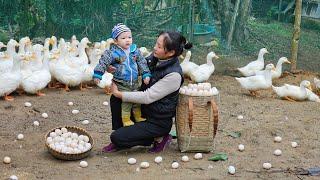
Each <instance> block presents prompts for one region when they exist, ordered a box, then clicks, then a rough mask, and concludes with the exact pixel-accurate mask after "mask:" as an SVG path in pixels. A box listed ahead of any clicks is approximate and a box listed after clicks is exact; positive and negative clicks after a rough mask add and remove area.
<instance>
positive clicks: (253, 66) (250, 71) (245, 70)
mask: <svg viewBox="0 0 320 180" xmlns="http://www.w3.org/2000/svg"><path fill="white" fill-rule="evenodd" d="M266 53H269V52H268V51H267V49H266V48H262V49H260V51H259V55H258V59H257V60H255V61H252V62H250V63H249V64H247V65H246V66H244V67H241V68H238V70H239V71H240V72H241V74H243V75H244V76H246V77H247V76H252V75H254V74H255V72H256V71H260V70H262V69H263V68H264V58H263V56H264V54H266Z"/></svg>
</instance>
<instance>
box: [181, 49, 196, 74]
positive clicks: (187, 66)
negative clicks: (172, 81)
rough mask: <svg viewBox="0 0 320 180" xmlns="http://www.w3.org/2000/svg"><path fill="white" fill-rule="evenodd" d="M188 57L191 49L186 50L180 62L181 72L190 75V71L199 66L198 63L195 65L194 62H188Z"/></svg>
mask: <svg viewBox="0 0 320 180" xmlns="http://www.w3.org/2000/svg"><path fill="white" fill-rule="evenodd" d="M190 58H191V51H187V53H186V57H185V58H184V59H183V61H182V62H181V63H180V66H181V68H182V72H183V74H184V75H185V76H189V77H190V73H191V72H192V71H193V70H195V69H197V68H198V67H199V65H197V64H196V63H194V62H190Z"/></svg>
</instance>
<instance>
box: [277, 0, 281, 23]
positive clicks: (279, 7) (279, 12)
mask: <svg viewBox="0 0 320 180" xmlns="http://www.w3.org/2000/svg"><path fill="white" fill-rule="evenodd" d="M281 7H282V0H279V6H278V21H280V15H281Z"/></svg>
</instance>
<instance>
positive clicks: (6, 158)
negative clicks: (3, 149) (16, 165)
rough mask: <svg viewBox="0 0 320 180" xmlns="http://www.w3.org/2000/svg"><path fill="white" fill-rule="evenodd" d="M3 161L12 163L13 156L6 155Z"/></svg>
mask: <svg viewBox="0 0 320 180" xmlns="http://www.w3.org/2000/svg"><path fill="white" fill-rule="evenodd" d="M3 162H4V163H5V164H10V163H11V158H10V157H9V156H6V157H4V158H3Z"/></svg>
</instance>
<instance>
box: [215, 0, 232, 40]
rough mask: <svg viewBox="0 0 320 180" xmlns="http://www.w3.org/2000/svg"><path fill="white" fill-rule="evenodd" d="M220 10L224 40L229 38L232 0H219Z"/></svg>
mask: <svg viewBox="0 0 320 180" xmlns="http://www.w3.org/2000/svg"><path fill="white" fill-rule="evenodd" d="M217 3H218V11H219V15H220V21H221V38H222V40H223V41H225V40H227V39H228V32H229V25H230V20H231V14H230V9H231V5H232V4H231V2H230V0H217Z"/></svg>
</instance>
